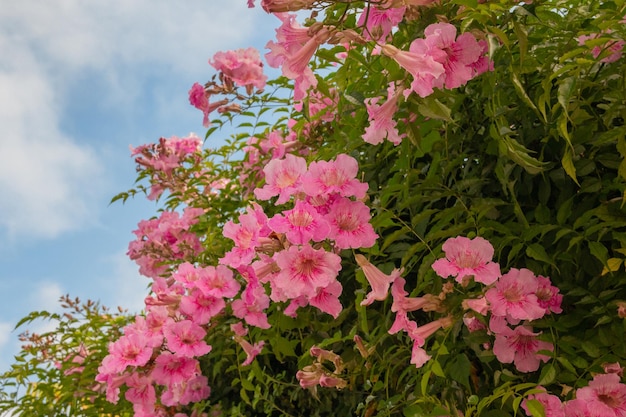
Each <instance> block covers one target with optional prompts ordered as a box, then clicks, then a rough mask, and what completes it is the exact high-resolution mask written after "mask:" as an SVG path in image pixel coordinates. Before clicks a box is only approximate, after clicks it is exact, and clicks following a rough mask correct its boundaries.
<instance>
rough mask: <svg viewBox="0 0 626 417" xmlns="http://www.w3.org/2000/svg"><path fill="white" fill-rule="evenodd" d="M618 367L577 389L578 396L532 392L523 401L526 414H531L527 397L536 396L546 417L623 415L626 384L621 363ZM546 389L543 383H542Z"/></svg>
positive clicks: (625, 411)
mask: <svg viewBox="0 0 626 417" xmlns="http://www.w3.org/2000/svg"><path fill="white" fill-rule="evenodd" d="M610 365H615V366H614V368H616V369H610V368H608V369H607V366H605V372H607V373H604V374H597V375H595V376H594V377H593V379H592V380H591V381H590V382H589V385H587V386H586V387H583V388H579V389H577V390H576V392H575V399H572V400H569V401H564V402H562V401H561V399H560V398H559V397H558V396H556V395H552V394H548V393H547V392H546V391H545V389H544V392H540V393H538V394H531V395H529V396H528V398H527V399H525V400H524V401H523V402H522V407H523V408H524V411H526V414H527V415H529V416H530V415H531V412H530V410H529V407H528V400H536V401H538V402H539V403H541V405H542V406H543V408H544V412H545V413H544V415H545V416H546V417H624V416H626V384H623V383H621V376H622V371H623V369H622V368H621V367H620V366H619V364H610ZM539 389H543V387H539Z"/></svg>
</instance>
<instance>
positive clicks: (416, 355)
mask: <svg viewBox="0 0 626 417" xmlns="http://www.w3.org/2000/svg"><path fill="white" fill-rule="evenodd" d="M430 358H431V356H430V355H429V354H428V353H426V350H424V348H422V346H420V345H419V343H417V341H415V342H413V348H412V349H411V364H412V365H415V367H416V368H421V367H422V366H424V364H425V363H426V362H428V361H429V360H430Z"/></svg>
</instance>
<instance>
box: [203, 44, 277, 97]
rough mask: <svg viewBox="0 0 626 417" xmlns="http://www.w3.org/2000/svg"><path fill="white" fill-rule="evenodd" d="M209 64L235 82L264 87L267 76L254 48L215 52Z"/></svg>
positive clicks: (242, 84) (259, 87)
mask: <svg viewBox="0 0 626 417" xmlns="http://www.w3.org/2000/svg"><path fill="white" fill-rule="evenodd" d="M209 64H211V65H212V66H213V68H215V69H216V70H218V71H221V72H222V74H224V76H226V77H228V78H229V79H231V80H232V81H233V82H234V83H235V84H237V85H239V86H241V87H246V88H249V89H250V88H251V87H252V86H254V87H256V88H257V89H259V90H261V89H263V88H264V87H265V82H266V81H267V76H266V75H264V74H263V63H262V62H261V56H260V55H259V51H258V50H256V49H255V48H246V49H237V50H234V51H226V52H217V53H216V54H215V55H213V59H212V60H209Z"/></svg>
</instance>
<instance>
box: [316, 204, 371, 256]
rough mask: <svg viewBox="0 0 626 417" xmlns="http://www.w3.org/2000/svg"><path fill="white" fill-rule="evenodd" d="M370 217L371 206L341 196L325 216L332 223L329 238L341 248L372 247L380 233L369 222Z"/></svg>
mask: <svg viewBox="0 0 626 417" xmlns="http://www.w3.org/2000/svg"><path fill="white" fill-rule="evenodd" d="M370 217H371V216H370V209H369V207H367V206H366V205H365V204H363V203H362V202H360V201H352V200H350V199H347V198H339V199H338V200H336V201H335V202H334V203H333V204H332V205H331V206H330V211H329V212H328V214H326V215H325V216H324V219H325V220H326V221H327V222H328V224H329V225H330V232H329V234H328V238H329V239H332V240H334V241H335V247H336V248H339V249H348V248H354V249H356V248H369V247H372V246H374V244H375V243H376V239H377V238H378V235H377V234H376V232H374V228H373V227H372V225H371V224H370V223H369V221H370Z"/></svg>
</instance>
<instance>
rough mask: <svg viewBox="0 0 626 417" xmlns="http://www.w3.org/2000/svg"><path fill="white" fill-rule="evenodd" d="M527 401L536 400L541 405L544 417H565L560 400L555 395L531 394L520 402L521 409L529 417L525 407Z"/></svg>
mask: <svg viewBox="0 0 626 417" xmlns="http://www.w3.org/2000/svg"><path fill="white" fill-rule="evenodd" d="M527 400H537V401H539V402H540V403H541V404H542V405H543V409H544V411H545V416H546V417H566V416H565V409H564V407H563V403H562V402H561V399H560V398H559V397H557V396H556V395H551V394H548V393H545V392H542V393H539V394H531V395H529V396H528V397H526V399H524V401H522V408H523V409H524V411H526V414H527V415H528V416H530V415H531V414H530V411H528V408H527V407H526V401H527Z"/></svg>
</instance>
